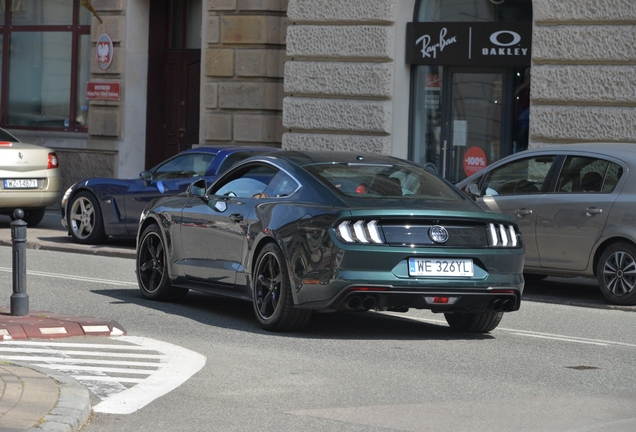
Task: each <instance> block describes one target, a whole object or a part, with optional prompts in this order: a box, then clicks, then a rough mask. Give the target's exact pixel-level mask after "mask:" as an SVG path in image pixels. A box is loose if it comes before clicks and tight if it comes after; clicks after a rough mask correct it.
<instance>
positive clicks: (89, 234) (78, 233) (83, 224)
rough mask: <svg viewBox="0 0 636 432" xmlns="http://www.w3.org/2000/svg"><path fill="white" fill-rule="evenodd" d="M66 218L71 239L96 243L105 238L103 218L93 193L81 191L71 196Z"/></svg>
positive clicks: (85, 242)
mask: <svg viewBox="0 0 636 432" xmlns="http://www.w3.org/2000/svg"><path fill="white" fill-rule="evenodd" d="M67 209H68V214H67V215H66V218H67V219H66V220H67V223H68V227H69V231H70V233H71V236H72V237H73V240H74V241H76V242H77V243H82V244H97V243H102V242H103V241H104V240H106V234H105V232H104V219H103V217H102V210H101V208H100V207H99V202H97V198H95V195H93V194H92V193H90V192H88V191H82V192H80V193H78V194H77V195H75V196H73V198H71V202H70V203H69V205H68V207H67Z"/></svg>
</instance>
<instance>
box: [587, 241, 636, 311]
mask: <svg viewBox="0 0 636 432" xmlns="http://www.w3.org/2000/svg"><path fill="white" fill-rule="evenodd" d="M596 273H597V276H598V283H599V286H600V288H601V292H602V293H603V295H604V296H605V297H606V298H607V299H608V300H609V301H611V302H612V303H615V304H619V305H634V304H636V247H634V246H633V245H632V244H630V243H627V242H619V243H615V244H613V245H611V246H610V247H608V248H607V249H605V251H603V253H602V254H601V257H600V259H599V261H598V267H597V269H596Z"/></svg>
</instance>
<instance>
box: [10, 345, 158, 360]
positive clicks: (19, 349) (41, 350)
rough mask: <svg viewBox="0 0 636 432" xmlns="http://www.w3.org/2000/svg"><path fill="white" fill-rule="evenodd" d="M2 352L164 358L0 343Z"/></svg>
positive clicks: (155, 355) (153, 355)
mask: <svg viewBox="0 0 636 432" xmlns="http://www.w3.org/2000/svg"><path fill="white" fill-rule="evenodd" d="M3 352H21V353H32V354H52V353H55V352H60V353H63V354H66V355H80V356H87V357H119V358H138V359H157V360H161V359H165V357H166V356H164V355H158V354H126V353H112V352H104V351H67V350H64V351H60V350H56V351H52V350H50V349H49V350H47V349H42V348H31V349H24V348H5V347H3V346H2V345H0V353H3Z"/></svg>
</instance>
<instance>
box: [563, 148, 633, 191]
mask: <svg viewBox="0 0 636 432" xmlns="http://www.w3.org/2000/svg"><path fill="white" fill-rule="evenodd" d="M622 173H623V169H622V168H621V167H620V165H618V164H615V163H612V162H609V161H607V160H604V159H597V158H590V157H581V156H568V157H567V159H566V160H565V163H564V164H563V169H562V170H561V173H560V174H559V179H558V180H557V192H575V193H594V192H606V193H609V192H611V191H612V190H614V187H615V186H616V183H618V180H619V179H620V177H621V175H622Z"/></svg>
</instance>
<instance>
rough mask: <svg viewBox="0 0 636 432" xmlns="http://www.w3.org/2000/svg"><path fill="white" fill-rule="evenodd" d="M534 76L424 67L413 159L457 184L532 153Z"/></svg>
mask: <svg viewBox="0 0 636 432" xmlns="http://www.w3.org/2000/svg"><path fill="white" fill-rule="evenodd" d="M528 72H529V68H503V67H502V68H468V67H442V66H419V67H418V68H417V71H416V76H415V80H416V83H415V91H416V95H415V104H414V112H413V121H414V123H413V126H412V142H413V145H412V148H411V156H410V158H411V159H412V160H414V161H416V162H418V163H420V164H421V165H423V166H424V167H425V168H427V169H429V170H430V171H433V172H435V173H436V174H439V175H441V176H442V177H444V178H446V179H447V180H449V181H451V182H453V183H456V182H458V181H461V180H463V179H464V178H466V177H468V176H469V175H472V174H474V173H476V172H478V171H480V170H481V169H483V168H485V167H486V166H488V165H489V164H491V163H493V162H495V161H497V160H499V159H501V158H502V157H504V156H507V155H509V154H512V153H515V152H517V151H520V150H523V149H525V148H527V145H528V133H527V132H528V108H529V98H528V95H529V85H528V82H529V73H528Z"/></svg>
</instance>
